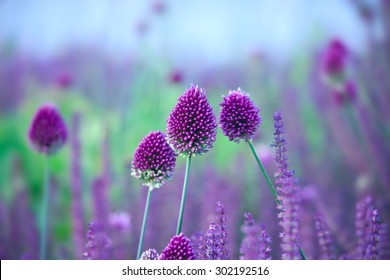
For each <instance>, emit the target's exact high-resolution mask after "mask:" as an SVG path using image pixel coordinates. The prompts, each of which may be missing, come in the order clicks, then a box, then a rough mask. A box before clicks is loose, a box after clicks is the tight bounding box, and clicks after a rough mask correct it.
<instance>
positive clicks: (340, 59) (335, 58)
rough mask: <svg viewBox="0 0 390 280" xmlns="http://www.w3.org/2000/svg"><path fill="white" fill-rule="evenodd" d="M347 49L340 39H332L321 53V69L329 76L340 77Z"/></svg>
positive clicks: (343, 69) (342, 72) (343, 68)
mask: <svg viewBox="0 0 390 280" xmlns="http://www.w3.org/2000/svg"><path fill="white" fill-rule="evenodd" d="M347 55H348V51H347V48H346V47H345V45H344V44H343V43H342V42H341V41H340V40H337V39H335V40H332V41H331V42H330V43H329V45H328V47H327V48H326V50H325V51H324V53H323V55H322V62H321V63H322V65H321V67H322V71H323V74H324V75H325V76H327V77H329V78H333V79H334V78H337V77H340V78H342V76H343V74H344V71H345V64H346V59H347Z"/></svg>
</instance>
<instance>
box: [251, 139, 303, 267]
mask: <svg viewBox="0 0 390 280" xmlns="http://www.w3.org/2000/svg"><path fill="white" fill-rule="evenodd" d="M248 144H249V147H250V148H251V151H252V153H253V155H254V157H255V159H256V161H257V164H258V165H259V167H260V170H261V172H262V173H263V175H264V178H265V180H266V181H267V184H268V187H269V188H270V190H271V193H272V195H273V197H274V199H275V201H276V204H278V205H280V204H281V202H280V200H279V199H278V193H277V192H276V190H275V188H274V186H273V185H272V183H271V180H270V178H269V176H268V174H267V172H266V171H265V169H264V167H263V165H262V164H261V161H260V159H259V157H258V156H257V153H256V151H255V149H254V148H253V145H252V143H251V142H250V141H248ZM299 253H300V255H301V257H302V259H303V260H306V256H305V253H304V252H303V250H302V248H301V247H299Z"/></svg>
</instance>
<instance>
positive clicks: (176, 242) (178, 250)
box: [160, 233, 195, 260]
mask: <svg viewBox="0 0 390 280" xmlns="http://www.w3.org/2000/svg"><path fill="white" fill-rule="evenodd" d="M194 259H195V254H194V247H193V245H192V242H191V240H190V239H189V238H187V237H185V236H184V235H183V233H180V234H179V235H175V236H174V237H172V238H171V240H170V241H169V243H168V245H167V247H166V248H165V249H164V250H163V251H162V253H161V255H160V260H194Z"/></svg>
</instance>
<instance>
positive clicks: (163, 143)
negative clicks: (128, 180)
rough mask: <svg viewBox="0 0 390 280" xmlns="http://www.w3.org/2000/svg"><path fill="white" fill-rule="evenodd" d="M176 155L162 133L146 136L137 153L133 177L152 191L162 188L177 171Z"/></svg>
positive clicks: (132, 170)
mask: <svg viewBox="0 0 390 280" xmlns="http://www.w3.org/2000/svg"><path fill="white" fill-rule="evenodd" d="M175 165H176V154H175V152H174V151H173V150H172V148H171V147H170V146H169V144H168V142H167V140H166V137H165V135H164V134H163V133H162V132H160V131H155V132H150V133H149V134H148V135H147V136H145V137H144V138H143V139H142V141H141V143H140V144H139V145H138V148H137V150H136V151H135V154H134V157H133V161H132V164H131V175H133V176H134V177H136V178H138V179H140V180H142V181H143V184H144V185H145V186H148V187H149V188H150V189H154V188H160V187H161V186H162V185H163V184H164V183H165V181H166V180H169V179H170V178H171V177H172V175H173V172H174V170H175Z"/></svg>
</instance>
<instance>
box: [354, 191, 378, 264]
mask: <svg viewBox="0 0 390 280" xmlns="http://www.w3.org/2000/svg"><path fill="white" fill-rule="evenodd" d="M384 230H385V225H384V224H383V223H382V222H381V219H380V216H379V211H378V209H375V208H374V205H373V199H372V197H371V196H367V197H365V198H364V199H362V200H361V201H359V203H358V204H357V205H356V236H357V240H358V244H357V251H356V259H366V260H377V259H380V258H381V256H382V247H383V241H384V235H385V231H384Z"/></svg>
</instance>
